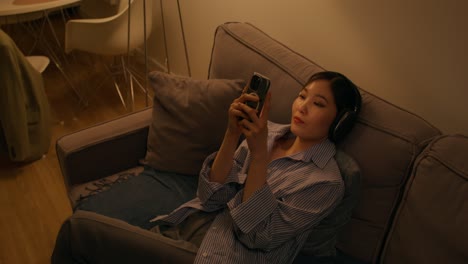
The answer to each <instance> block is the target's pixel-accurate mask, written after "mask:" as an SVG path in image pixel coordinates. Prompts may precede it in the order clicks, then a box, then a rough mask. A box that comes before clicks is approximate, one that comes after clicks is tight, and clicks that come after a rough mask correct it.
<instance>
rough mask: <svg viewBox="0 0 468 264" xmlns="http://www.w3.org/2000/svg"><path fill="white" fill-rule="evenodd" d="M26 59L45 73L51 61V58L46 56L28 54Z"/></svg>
mask: <svg viewBox="0 0 468 264" xmlns="http://www.w3.org/2000/svg"><path fill="white" fill-rule="evenodd" d="M26 59H27V60H28V61H29V63H31V65H32V66H33V67H34V69H36V70H37V71H38V72H40V73H43V72H44V70H45V69H46V68H47V66H49V63H50V60H49V58H48V57H46V56H26Z"/></svg>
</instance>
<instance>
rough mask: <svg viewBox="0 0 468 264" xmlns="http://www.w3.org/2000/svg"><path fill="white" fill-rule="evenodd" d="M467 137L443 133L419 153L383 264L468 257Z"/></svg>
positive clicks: (452, 260)
mask: <svg viewBox="0 0 468 264" xmlns="http://www.w3.org/2000/svg"><path fill="white" fill-rule="evenodd" d="M467 152H468V137H466V136H461V135H453V136H447V135H444V136H441V137H439V138H437V139H436V140H434V141H433V142H431V144H430V145H429V146H428V147H427V148H426V149H425V150H424V151H423V153H422V154H421V155H419V157H418V159H417V160H416V162H415V166H414V169H413V173H412V174H411V177H410V179H409V180H408V184H407V186H406V188H405V192H404V196H403V200H402V203H401V206H400V208H399V209H398V212H397V214H396V215H395V221H394V224H393V226H392V229H391V231H390V236H389V239H388V241H387V243H386V247H385V251H384V254H383V256H382V260H383V262H384V263H466V261H467V260H468V243H467V238H468V228H466V223H468V201H467V194H468V163H467V162H466V153H467Z"/></svg>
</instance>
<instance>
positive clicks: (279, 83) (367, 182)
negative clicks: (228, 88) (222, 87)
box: [209, 23, 440, 262]
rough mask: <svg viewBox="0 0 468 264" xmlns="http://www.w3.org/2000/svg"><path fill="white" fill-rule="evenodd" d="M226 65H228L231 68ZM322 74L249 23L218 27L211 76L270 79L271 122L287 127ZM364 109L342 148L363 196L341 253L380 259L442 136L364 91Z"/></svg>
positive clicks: (340, 240)
mask: <svg viewBox="0 0 468 264" xmlns="http://www.w3.org/2000/svg"><path fill="white" fill-rule="evenodd" d="M227 62H228V63H227ZM322 70H324V69H323V68H322V67H320V66H319V65H317V64H315V63H314V62H312V61H311V60H309V59H307V58H305V57H304V56H302V55H300V54H298V53H296V52H294V51H293V50H291V49H289V48H288V47H286V46H285V45H283V44H281V43H280V42H278V41H276V40H274V39H272V38H271V37H270V36H268V35H267V34H265V33H264V32H262V31H261V30H259V29H258V28H256V27H254V26H252V25H250V24H248V23H226V24H224V25H221V26H220V27H218V29H217V31H216V34H215V40H214V44H213V50H212V55H211V62H210V68H209V78H223V79H237V78H240V79H244V80H248V79H249V78H250V76H251V75H252V73H253V72H254V71H256V72H260V73H262V74H264V75H266V76H268V77H269V78H270V79H271V86H270V90H271V91H272V108H271V112H270V120H271V121H273V122H277V123H289V122H290V115H291V104H292V101H293V99H294V98H295V97H296V96H297V95H298V93H299V91H300V90H301V89H302V87H303V86H304V85H305V83H306V81H307V80H308V78H309V77H310V76H311V75H312V74H313V73H315V72H318V71H322ZM360 91H361V94H362V97H363V105H362V111H361V114H360V116H359V118H358V121H357V124H356V126H355V127H354V129H353V131H351V133H350V135H348V137H347V138H346V139H345V140H344V141H343V142H342V144H341V145H340V146H338V147H339V148H341V149H342V150H343V151H344V152H346V153H347V154H349V155H350V156H352V157H353V158H354V159H355V160H356V161H357V163H358V165H359V167H360V169H361V181H362V186H361V193H360V195H359V196H360V201H359V204H358V206H357V207H356V209H355V210H354V212H353V217H352V218H351V220H350V222H349V223H348V224H347V225H346V226H345V227H344V228H343V230H342V231H341V232H340V234H339V237H338V243H337V247H338V249H339V250H341V251H342V252H344V253H345V254H348V255H350V256H352V257H355V258H357V259H360V260H362V261H367V262H371V261H376V259H377V257H378V255H379V253H380V250H381V248H382V243H383V241H384V238H385V236H386V233H387V232H388V228H389V226H390V223H391V219H392V215H393V213H394V211H395V209H396V208H397V206H398V203H399V200H400V196H401V190H402V188H403V186H404V184H405V182H406V180H407V177H408V175H409V173H410V171H411V167H412V164H413V161H414V159H415V157H416V156H417V155H418V154H419V153H420V152H421V150H422V148H424V146H425V145H426V144H427V142H428V140H429V139H431V138H433V137H434V136H436V135H439V134H440V131H439V130H438V129H436V128H435V127H433V126H432V125H431V124H429V123H428V122H426V121H425V120H423V119H422V118H420V117H418V116H416V115H414V114H412V113H410V112H408V111H405V110H403V109H401V108H399V107H397V106H395V105H393V104H391V103H389V102H387V101H385V100H383V99H381V98H378V97H377V96H375V95H372V94H370V93H368V92H366V91H365V90H363V89H361V90H360Z"/></svg>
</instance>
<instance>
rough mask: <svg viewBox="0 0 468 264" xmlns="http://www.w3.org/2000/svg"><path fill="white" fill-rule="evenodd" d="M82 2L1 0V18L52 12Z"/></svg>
mask: <svg viewBox="0 0 468 264" xmlns="http://www.w3.org/2000/svg"><path fill="white" fill-rule="evenodd" d="M79 2H81V0H0V16H1V17H4V16H10V15H21V14H29V13H34V12H43V11H50V10H55V9H60V8H66V7H69V6H73V5H77V4H79Z"/></svg>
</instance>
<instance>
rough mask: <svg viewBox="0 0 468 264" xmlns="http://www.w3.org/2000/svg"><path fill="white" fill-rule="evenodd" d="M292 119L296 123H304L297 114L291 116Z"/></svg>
mask: <svg viewBox="0 0 468 264" xmlns="http://www.w3.org/2000/svg"><path fill="white" fill-rule="evenodd" d="M293 121H294V123H296V124H304V121H302V119H300V118H299V117H297V116H295V117H293Z"/></svg>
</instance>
